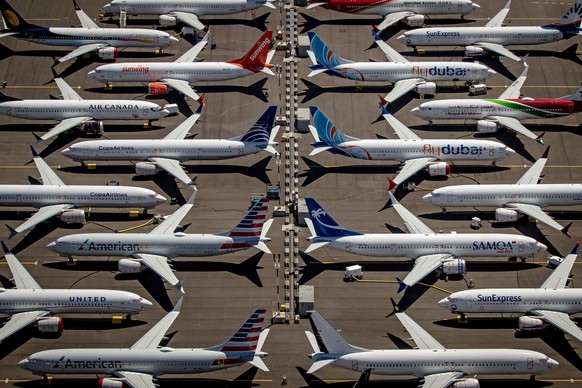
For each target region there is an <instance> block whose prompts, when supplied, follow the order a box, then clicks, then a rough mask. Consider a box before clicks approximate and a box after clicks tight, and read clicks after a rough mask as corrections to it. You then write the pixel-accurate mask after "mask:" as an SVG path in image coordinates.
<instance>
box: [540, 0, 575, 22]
mask: <svg viewBox="0 0 582 388" xmlns="http://www.w3.org/2000/svg"><path fill="white" fill-rule="evenodd" d="M580 21H582V0H576V3H574V5H572V8H570V9H569V10H568V12H566V13H565V14H564V16H562V18H561V19H560V20H558V21H557V22H555V23H552V24H549V25H548V26H547V27H572V26H576V27H580ZM544 27H546V26H544Z"/></svg>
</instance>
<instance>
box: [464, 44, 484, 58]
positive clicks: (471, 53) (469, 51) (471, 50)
mask: <svg viewBox="0 0 582 388" xmlns="http://www.w3.org/2000/svg"><path fill="white" fill-rule="evenodd" d="M483 54H485V50H484V49H483V48H482V47H478V46H466V47H465V56H466V57H479V56H481V55H483Z"/></svg>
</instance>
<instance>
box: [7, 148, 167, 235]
mask: <svg viewBox="0 0 582 388" xmlns="http://www.w3.org/2000/svg"><path fill="white" fill-rule="evenodd" d="M30 148H31V149H32V156H33V160H34V163H35V164H36V167H37V168H38V171H39V172H40V176H41V178H42V185H34V186H27V185H0V206H11V207H35V208H37V209H38V211H37V212H36V213H34V214H33V215H32V216H31V217H30V218H29V219H27V220H26V221H24V222H23V223H22V224H20V225H19V226H18V227H16V228H14V229H13V228H11V227H10V226H8V225H6V226H7V227H8V228H9V229H10V237H8V238H9V239H10V238H12V237H14V236H16V235H17V234H18V233H21V232H23V231H25V230H28V229H30V228H33V227H34V226H36V225H38V224H40V223H41V222H43V221H46V220H48V219H49V218H52V217H55V216H57V217H58V218H59V219H60V220H61V221H63V222H65V223H68V224H84V223H85V211H84V210H82V209H78V208H79V207H87V208H100V207H110V208H136V207H138V208H139V207H143V208H144V211H145V210H146V209H151V208H154V207H156V206H157V205H159V204H161V203H164V202H166V198H164V197H163V196H161V195H159V194H156V192H154V191H152V190H149V189H144V188H141V187H131V186H97V185H66V184H65V183H64V182H63V181H62V180H61V178H59V177H58V176H57V174H55V173H54V171H53V170H51V168H50V167H49V165H48V164H46V162H45V161H44V160H42V158H41V157H40V156H38V154H37V153H36V151H35V150H34V148H32V147H30Z"/></svg>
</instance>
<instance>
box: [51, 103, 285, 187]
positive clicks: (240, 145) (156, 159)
mask: <svg viewBox="0 0 582 388" xmlns="http://www.w3.org/2000/svg"><path fill="white" fill-rule="evenodd" d="M201 110H202V105H200V107H198V110H197V111H196V113H195V114H193V115H192V116H190V117H189V118H188V119H186V121H184V122H183V123H182V124H180V125H179V126H178V127H176V129H174V130H173V131H172V132H170V133H169V134H168V135H167V136H166V137H164V138H163V139H159V140H155V139H152V140H145V139H144V140H139V139H138V140H136V139H132V140H95V141H84V142H80V143H76V144H74V145H71V146H69V147H68V148H65V149H64V150H63V151H61V154H63V155H65V156H66V157H68V158H71V159H73V160H76V161H81V162H84V161H87V160H107V161H113V160H128V161H132V162H136V163H135V173H136V174H137V175H153V174H156V173H158V172H159V171H160V170H164V171H166V172H168V173H169V174H171V175H173V176H174V177H176V178H177V179H179V180H180V181H182V182H184V183H186V184H192V180H191V179H190V177H189V176H188V175H187V174H186V173H185V172H184V170H183V169H182V166H181V165H180V163H182V162H185V161H188V160H218V159H230V158H236V157H239V156H246V155H251V154H255V153H257V152H259V151H263V150H264V151H267V152H269V153H272V154H276V153H277V151H276V150H275V148H274V146H275V145H276V144H277V143H276V142H275V141H274V140H275V137H276V136H277V132H278V131H279V126H277V127H273V124H274V122H275V114H276V113H277V107H276V106H270V107H269V108H267V110H266V111H265V112H264V113H263V114H262V116H261V117H260V118H259V119H258V120H257V121H256V122H255V123H254V124H253V125H252V126H251V128H250V129H249V130H248V131H247V132H245V133H244V134H242V135H240V136H236V137H232V138H230V139H185V137H186V135H188V131H189V130H190V128H192V126H193V125H194V124H195V123H196V121H197V120H198V118H199V117H200V114H201V113H200V112H201Z"/></svg>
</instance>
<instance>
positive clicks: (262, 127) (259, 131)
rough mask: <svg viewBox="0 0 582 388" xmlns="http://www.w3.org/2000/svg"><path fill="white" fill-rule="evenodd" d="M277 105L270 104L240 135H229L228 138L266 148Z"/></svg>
mask: <svg viewBox="0 0 582 388" xmlns="http://www.w3.org/2000/svg"><path fill="white" fill-rule="evenodd" d="M276 114H277V107H276V106H270V107H268V108H267V110H266V111H265V112H264V113H263V114H262V115H261V117H259V119H258V120H257V121H256V122H255V123H254V124H253V125H252V126H251V127H250V128H249V130H248V131H247V132H245V133H243V134H242V135H239V136H236V137H231V138H230V139H229V140H235V141H242V142H243V143H252V144H253V145H255V146H257V147H259V148H267V147H268V146H269V141H270V139H271V131H272V130H273V126H274V124H275V116H276Z"/></svg>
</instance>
